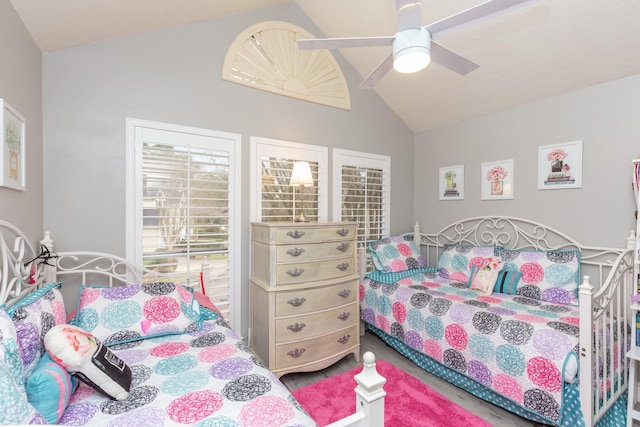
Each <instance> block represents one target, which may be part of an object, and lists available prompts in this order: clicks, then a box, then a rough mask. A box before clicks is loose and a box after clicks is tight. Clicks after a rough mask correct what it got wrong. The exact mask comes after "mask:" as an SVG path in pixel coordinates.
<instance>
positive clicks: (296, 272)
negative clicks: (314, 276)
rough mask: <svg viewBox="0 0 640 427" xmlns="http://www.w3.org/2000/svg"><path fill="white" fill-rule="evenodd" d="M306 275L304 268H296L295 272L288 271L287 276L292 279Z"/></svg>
mask: <svg viewBox="0 0 640 427" xmlns="http://www.w3.org/2000/svg"><path fill="white" fill-rule="evenodd" d="M302 273H304V268H294V269H293V270H287V274H288V275H289V276H292V277H298V276H299V275H301V274H302Z"/></svg>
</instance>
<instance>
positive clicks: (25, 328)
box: [7, 282, 66, 377]
mask: <svg viewBox="0 0 640 427" xmlns="http://www.w3.org/2000/svg"><path fill="white" fill-rule="evenodd" d="M60 289H62V282H56V283H50V284H48V285H45V286H43V287H42V288H40V289H37V290H35V291H34V292H32V293H30V294H29V295H27V296H26V297H24V298H23V299H22V300H20V301H19V302H18V303H16V304H15V305H13V306H12V307H10V308H9V310H8V311H7V312H8V313H9V315H10V316H11V317H12V319H13V323H14V324H15V326H16V332H17V335H18V345H19V346H20V354H21V356H22V362H23V365H24V374H25V377H28V376H29V375H30V374H31V372H32V371H33V370H34V369H35V367H36V365H37V364H38V362H39V361H40V356H41V355H42V353H43V352H44V348H43V347H42V339H43V338H44V336H45V334H46V333H47V331H48V330H49V329H51V328H52V327H54V326H55V325H59V324H62V323H65V322H66V313H65V307H64V300H63V299H62V293H61V292H60Z"/></svg>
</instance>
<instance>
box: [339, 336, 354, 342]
mask: <svg viewBox="0 0 640 427" xmlns="http://www.w3.org/2000/svg"><path fill="white" fill-rule="evenodd" d="M350 339H351V335H343V336H341V337H340V338H338V342H339V343H340V344H346V343H348V342H349V340H350Z"/></svg>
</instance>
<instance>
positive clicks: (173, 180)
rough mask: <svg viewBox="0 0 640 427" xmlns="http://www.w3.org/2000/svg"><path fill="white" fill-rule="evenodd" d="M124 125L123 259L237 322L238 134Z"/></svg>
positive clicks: (145, 123) (170, 127)
mask: <svg viewBox="0 0 640 427" xmlns="http://www.w3.org/2000/svg"><path fill="white" fill-rule="evenodd" d="M127 128H128V131H129V132H128V141H127V142H128V154H129V156H128V163H129V164H128V168H127V170H128V174H127V180H128V182H127V190H128V191H129V194H128V197H127V201H128V203H127V212H128V221H127V226H128V231H127V236H130V238H129V241H128V242H127V258H128V259H129V260H133V261H134V262H135V263H136V265H141V264H142V265H144V266H145V267H146V268H149V269H152V270H157V271H159V272H162V273H164V274H169V275H170V276H172V278H173V280H174V281H175V282H186V283H188V284H189V285H190V286H194V287H195V288H196V289H197V290H203V291H204V292H205V294H206V295H207V296H208V297H209V299H211V301H212V302H213V303H214V304H215V305H216V306H217V307H218V308H219V309H220V311H221V312H222V314H223V315H224V316H225V318H227V319H228V320H229V321H230V323H231V324H232V325H233V326H237V325H239V319H240V317H239V315H240V309H239V307H240V283H239V280H240V275H239V272H238V271H235V270H236V269H235V266H236V265H237V264H238V263H237V262H236V259H239V233H238V232H237V231H235V230H236V226H237V224H239V222H238V219H237V215H238V213H239V206H238V204H239V197H238V195H237V194H236V191H237V189H238V188H239V181H238V176H237V175H238V173H239V166H238V164H237V162H238V161H239V152H237V151H239V147H240V137H239V135H234V134H226V133H220V132H213V131H209V130H203V129H195V128H186V127H181V126H175V125H166V124H160V123H152V122H142V121H134V120H129V121H128V123H127ZM129 180H131V181H129ZM129 227H130V228H131V229H130V230H129ZM234 231H235V232H234ZM205 260H206V261H205ZM203 262H206V264H208V268H207V273H206V274H205V278H207V276H208V280H206V283H202V285H201V283H200V271H201V266H202V264H203Z"/></svg>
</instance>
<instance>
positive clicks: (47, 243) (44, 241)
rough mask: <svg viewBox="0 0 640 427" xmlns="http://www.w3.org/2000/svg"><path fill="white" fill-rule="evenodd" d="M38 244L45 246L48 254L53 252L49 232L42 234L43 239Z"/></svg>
mask: <svg viewBox="0 0 640 427" xmlns="http://www.w3.org/2000/svg"><path fill="white" fill-rule="evenodd" d="M40 244H41V245H44V246H46V247H47V249H49V252H53V239H51V232H50V231H45V232H44V238H43V239H42V240H40Z"/></svg>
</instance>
